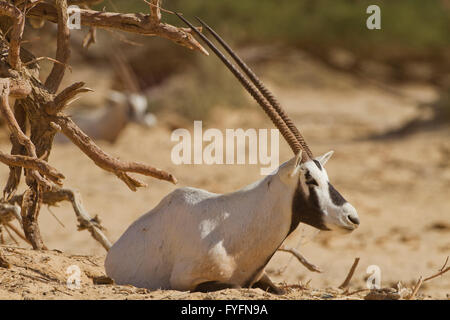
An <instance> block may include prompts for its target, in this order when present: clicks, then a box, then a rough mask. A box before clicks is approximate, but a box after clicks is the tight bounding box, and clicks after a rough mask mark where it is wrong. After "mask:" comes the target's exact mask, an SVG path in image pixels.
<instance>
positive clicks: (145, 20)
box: [27, 3, 208, 55]
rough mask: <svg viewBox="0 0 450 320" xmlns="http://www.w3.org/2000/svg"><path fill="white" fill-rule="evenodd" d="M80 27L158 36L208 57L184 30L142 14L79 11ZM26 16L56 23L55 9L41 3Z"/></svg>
mask: <svg viewBox="0 0 450 320" xmlns="http://www.w3.org/2000/svg"><path fill="white" fill-rule="evenodd" d="M80 15H81V25H83V26H88V27H98V28H103V29H113V30H121V31H126V32H130V33H136V34H141V35H146V36H158V37H162V38H166V39H169V40H171V41H174V42H176V43H178V44H180V45H182V46H185V47H187V48H189V49H192V50H198V51H200V52H202V53H203V54H206V55H208V51H206V50H205V48H203V46H202V45H201V44H200V43H199V42H198V41H197V40H196V39H195V38H194V36H193V35H192V34H190V33H189V32H188V31H187V30H189V29H185V28H178V27H175V26H172V25H170V24H166V23H162V22H160V21H158V23H156V22H155V20H153V21H152V18H151V15H148V14H143V13H115V12H100V11H95V10H90V9H80ZM27 16H30V17H35V18H42V19H45V20H48V21H50V22H54V23H57V22H58V14H57V11H56V9H55V8H54V7H53V6H52V5H51V4H48V3H41V4H38V5H36V6H35V7H34V8H33V9H31V10H29V11H28V13H27Z"/></svg>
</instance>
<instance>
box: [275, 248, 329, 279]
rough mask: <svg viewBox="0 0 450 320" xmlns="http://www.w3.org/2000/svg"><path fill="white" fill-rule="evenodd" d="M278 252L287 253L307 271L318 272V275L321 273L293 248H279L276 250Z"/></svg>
mask: <svg viewBox="0 0 450 320" xmlns="http://www.w3.org/2000/svg"><path fill="white" fill-rule="evenodd" d="M278 251H283V252H288V253H290V254H292V255H293V256H294V257H295V258H297V260H298V261H299V262H300V263H301V264H302V265H304V266H305V267H306V269H308V270H309V271H312V272H318V273H321V272H322V270H320V268H319V267H317V266H316V265H314V264H312V263H310V262H309V261H308V260H306V258H305V257H303V256H302V254H301V253H300V252H298V250H296V249H295V248H288V247H286V246H281V247H280V248H278Z"/></svg>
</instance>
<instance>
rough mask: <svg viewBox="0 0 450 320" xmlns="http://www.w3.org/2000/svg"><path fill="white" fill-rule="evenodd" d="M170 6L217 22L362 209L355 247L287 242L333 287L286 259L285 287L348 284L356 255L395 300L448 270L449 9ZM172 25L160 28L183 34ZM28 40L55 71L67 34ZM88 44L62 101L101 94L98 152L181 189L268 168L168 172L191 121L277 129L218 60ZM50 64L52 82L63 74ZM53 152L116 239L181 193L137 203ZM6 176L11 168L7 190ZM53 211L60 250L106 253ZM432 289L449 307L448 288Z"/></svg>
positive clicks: (80, 110)
mask: <svg viewBox="0 0 450 320" xmlns="http://www.w3.org/2000/svg"><path fill="white" fill-rule="evenodd" d="M372 4H376V5H378V6H379V7H380V8H381V30H368V29H367V27H366V19H367V18H368V17H369V14H367V13H366V8H367V7H368V6H369V5H372ZM163 7H164V8H165V9H168V10H173V11H177V12H182V13H183V14H184V15H185V17H187V18H189V19H190V20H191V21H194V20H195V19H194V16H199V17H201V18H202V19H203V20H205V21H206V22H207V23H208V24H209V25H210V26H212V27H213V28H214V29H215V30H216V31H217V32H218V33H219V34H221V35H222V36H223V38H225V39H226V40H227V41H228V42H229V43H230V44H231V45H232V47H233V48H235V49H236V51H237V52H238V53H239V54H240V55H241V56H242V58H243V59H244V60H245V61H246V62H247V63H248V64H249V65H250V66H251V67H252V68H253V69H254V71H255V72H256V74H258V75H259V76H260V77H261V79H262V80H263V81H264V83H266V84H267V86H268V87H269V88H270V89H271V90H272V91H273V92H274V94H275V96H277V98H278V99H279V100H280V102H281V103H282V105H283V106H284V107H285V108H286V109H287V111H288V113H289V114H290V115H291V117H292V118H293V119H294V122H295V123H296V124H297V126H298V127H299V129H300V130H301V132H302V133H303V134H304V136H305V138H306V139H307V141H308V142H309V145H310V146H311V149H312V151H313V152H314V153H315V154H316V155H319V154H322V153H324V152H327V151H329V150H331V149H333V150H335V154H334V156H333V158H332V159H331V160H330V161H329V163H328V164H327V170H328V174H329V176H330V180H331V181H333V184H334V185H335V186H336V188H337V189H338V190H340V191H341V193H342V194H343V195H344V197H345V198H347V199H348V200H349V201H350V202H351V203H353V204H354V206H355V207H356V209H357V210H358V212H359V214H360V218H361V227H360V228H359V229H358V230H357V231H355V232H354V233H352V234H351V235H347V236H339V235H333V234H328V233H317V232H316V231H314V230H311V229H309V228H307V227H301V228H299V230H298V231H297V232H295V233H294V234H293V236H292V237H291V238H290V239H288V240H289V241H288V242H289V244H290V245H292V246H294V247H296V248H297V249H298V250H299V251H301V252H302V253H303V254H304V255H305V256H306V257H307V258H308V259H309V260H311V262H313V263H315V264H317V265H319V266H320V267H322V269H324V273H323V274H312V273H311V272H309V271H307V270H305V269H304V268H303V267H302V266H300V265H299V264H298V263H297V262H296V261H294V260H292V259H291V258H290V257H289V256H288V255H287V254H286V253H281V252H280V253H277V254H276V255H275V256H274V258H273V259H272V261H271V262H270V264H269V269H268V270H269V272H270V274H272V276H274V277H275V280H276V281H286V282H288V283H297V282H299V281H300V282H302V283H306V282H307V281H308V280H311V282H310V283H311V285H312V286H313V287H315V286H317V287H324V286H337V285H339V284H340V282H342V280H343V278H344V277H345V275H346V273H347V271H348V269H349V267H350V265H351V263H352V261H353V259H354V257H357V256H358V257H361V263H360V267H359V271H358V273H357V274H356V275H355V278H354V281H355V284H357V285H359V286H360V287H364V281H365V279H366V278H367V277H368V274H366V272H365V270H366V268H367V266H369V265H372V264H375V265H378V266H379V267H380V268H381V272H382V274H381V276H382V280H381V281H382V285H383V286H394V285H395V284H396V283H397V282H398V281H402V282H403V283H405V284H408V285H411V284H412V283H415V281H416V280H417V278H418V277H419V276H420V275H423V276H427V275H430V274H432V273H434V272H435V271H437V269H439V268H440V267H441V266H442V264H443V263H444V261H445V258H446V257H447V256H448V255H449V253H450V199H449V196H450V139H449V138H450V126H449V124H450V1H449V0H428V1H420V0H397V1H362V0H359V1H357V0H333V1H331V0H297V1H287V0H286V1H284V0H281V1H270V0H258V1H257V0H246V1H225V0H215V1H205V0H203V1H202V0H189V1H181V0H165V1H164V2H163ZM103 8H105V9H106V10H107V11H115V12H144V13H148V12H149V8H148V5H147V4H146V3H145V2H144V1H138V0H133V1H118V0H107V1H104V2H103V3H101V4H99V5H97V6H96V7H95V9H99V10H101V9H103ZM162 15H163V17H162V20H163V21H164V22H167V23H170V24H173V25H176V26H184V25H183V24H182V22H180V21H178V19H177V17H175V16H173V15H171V14H168V13H164V12H163V14H162ZM26 28H27V29H26V32H25V34H26V38H25V40H27V44H26V45H25V47H26V48H27V49H29V50H31V51H32V52H33V53H34V54H35V55H36V56H49V57H53V56H54V52H55V39H56V38H55V36H56V28H55V26H54V25H53V24H50V23H46V24H45V25H44V27H43V28H42V29H38V30H35V29H32V28H31V27H30V26H29V25H28V26H27V27H26ZM88 31H89V30H88V29H87V28H83V29H82V30H74V31H72V32H71V41H72V57H71V61H70V65H71V67H72V71H71V72H67V73H66V76H65V79H64V84H63V86H62V87H64V86H65V85H69V84H71V83H73V82H75V81H85V82H86V83H87V86H88V87H90V88H92V89H93V90H94V91H95V92H94V93H90V94H86V95H85V96H84V97H83V98H82V99H80V100H78V101H77V102H75V103H73V104H72V105H71V106H70V108H69V109H68V110H67V112H69V113H70V114H72V115H73V118H74V120H75V121H76V122H77V123H78V124H79V125H80V126H81V127H82V128H83V129H84V130H85V131H86V132H87V133H88V134H89V135H91V136H92V137H93V138H94V139H95V140H96V142H98V144H99V145H100V146H101V147H102V148H104V149H105V150H106V151H108V152H110V153H111V154H113V155H115V156H119V157H120V158H122V159H126V160H136V161H143V162H146V163H149V164H152V165H154V166H157V167H160V168H163V169H165V170H168V171H170V172H172V173H174V174H175V176H176V177H177V178H178V180H179V186H186V185H188V186H193V187H198V188H204V189H207V190H209V191H212V192H231V191H234V190H237V189H238V188H240V187H243V186H245V185H247V184H249V183H251V182H254V181H256V180H258V179H260V178H261V176H260V175H259V167H258V166H257V165H212V166H208V165H195V166H194V165H180V166H176V165H174V164H172V162H171V160H170V152H171V148H172V147H173V146H174V143H173V142H171V141H170V134H171V132H172V131H173V130H174V129H176V128H180V127H183V128H188V129H192V126H193V121H194V120H202V121H203V127H204V129H206V128H209V127H211V128H219V129H223V130H225V128H243V129H247V128H272V125H271V123H270V121H269V119H267V118H266V116H265V115H264V114H263V112H262V111H261V110H260V109H259V107H258V106H257V105H256V103H254V102H253V101H252V100H251V98H249V97H248V95H247V94H246V92H244V90H243V89H242V88H241V87H240V86H239V85H238V82H237V80H235V79H234V78H233V77H232V76H231V74H230V73H229V72H228V71H227V69H226V68H225V67H224V66H223V65H222V64H221V63H220V62H219V61H218V59H217V58H216V57H215V56H213V55H212V53H211V54H210V56H209V57H206V56H204V55H201V54H200V53H198V52H194V51H191V50H189V49H186V48H184V47H181V46H178V45H176V44H174V43H172V42H170V41H168V40H165V39H159V38H155V37H142V36H136V35H131V34H127V33H122V32H117V31H108V30H100V29H99V30H97V43H95V44H92V45H91V46H90V47H89V49H85V48H83V47H82V42H83V39H84V36H85V35H86V33H87V32H88ZM40 66H41V77H42V78H44V77H45V76H46V75H47V74H48V72H49V71H50V68H51V63H50V62H47V61H42V62H40ZM0 124H1V119H0ZM7 137H8V135H7V131H6V128H5V127H4V126H3V127H2V128H1V135H0V147H1V148H2V150H9V144H8V139H7ZM57 142H58V144H56V145H55V147H54V149H53V151H52V155H51V157H50V162H51V163H52V165H54V166H55V167H56V168H58V169H59V170H60V171H61V172H63V173H64V174H65V176H66V177H67V178H66V182H65V185H66V186H67V187H72V188H75V189H78V190H80V191H81V194H82V196H83V199H84V204H85V207H86V208H87V210H88V211H89V212H90V213H91V214H92V215H95V214H98V215H99V216H100V218H101V219H102V221H103V224H104V225H105V226H106V228H107V234H108V236H109V237H110V239H111V240H112V241H115V240H116V239H117V238H118V237H119V236H120V235H121V234H122V233H123V232H124V231H125V229H126V228H127V227H128V226H129V224H131V223H132V222H133V221H134V220H135V219H136V218H137V217H139V216H140V215H142V214H143V213H145V212H146V211H148V210H150V209H151V208H153V207H154V206H155V205H156V204H157V203H158V202H159V201H160V200H161V199H162V197H163V196H165V195H166V194H167V193H168V192H170V191H172V190H174V188H176V186H172V185H170V184H168V183H165V182H161V181H157V180H155V179H150V178H144V181H145V182H147V183H148V184H149V187H148V188H147V189H145V190H140V191H138V192H136V193H132V192H131V191H129V190H128V189H127V187H126V186H125V185H124V184H123V183H122V182H121V181H119V180H117V179H116V178H115V177H114V176H112V175H110V174H109V173H106V172H104V171H102V170H100V169H99V168H97V167H96V166H95V165H94V164H93V163H91V161H90V160H89V159H88V158H86V157H85V156H84V155H83V154H82V153H81V152H79V151H78V150H77V148H76V147H74V146H73V145H71V144H70V143H66V142H67V141H65V140H64V138H63V137H58V138H57ZM280 148H281V150H280V161H281V162H284V161H286V160H288V159H289V158H290V157H291V156H292V154H291V151H290V149H289V147H288V146H287V144H286V143H285V142H284V141H280ZM7 173H8V170H7V167H5V166H1V167H0V180H1V181H6V177H7ZM48 210H51V212H53V213H54V214H55V215H56V216H57V217H58V220H56V219H55V218H54V217H53V216H52V214H51V213H50V212H48ZM48 210H47V209H46V208H43V209H42V211H41V216H40V221H41V228H42V233H43V237H44V240H45V241H46V244H47V246H48V247H49V248H57V249H60V250H64V251H67V252H72V253H77V254H104V251H103V249H102V247H101V246H100V245H98V244H97V243H96V242H95V241H94V240H93V239H91V238H90V236H89V234H88V233H87V232H84V231H83V232H77V231H76V220H75V215H74V213H73V211H72V209H71V208H70V206H68V205H66V204H63V205H62V206H61V207H60V208H54V209H48ZM7 241H10V242H11V241H12V240H11V239H8V240H7ZM11 243H13V242H11ZM21 245H23V246H26V244H24V243H21ZM422 288H423V290H424V292H426V293H427V294H430V295H433V296H438V297H442V298H446V297H447V298H448V294H449V293H450V280H449V277H442V278H439V279H436V280H433V281H431V282H429V283H428V282H427V283H425V284H424V285H423V287H422Z"/></svg>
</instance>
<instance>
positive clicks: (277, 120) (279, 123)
mask: <svg viewBox="0 0 450 320" xmlns="http://www.w3.org/2000/svg"><path fill="white" fill-rule="evenodd" d="M176 15H177V16H178V18H180V19H181V20H183V22H184V23H186V24H187V25H188V26H189V27H190V28H191V30H192V31H193V32H194V33H195V34H197V35H198V36H199V37H200V38H201V39H202V40H203V41H204V42H205V43H206V44H207V45H208V47H209V48H210V49H211V50H212V51H213V52H214V53H215V54H216V55H217V56H218V57H219V58H220V60H222V62H223V63H224V64H225V65H226V67H227V68H228V69H229V70H230V71H231V72H232V73H233V75H234V76H235V77H236V78H237V79H238V80H239V82H240V83H241V84H242V86H243V87H244V88H245V89H246V90H247V91H248V93H250V95H251V96H252V97H253V98H254V99H255V100H256V102H258V104H259V105H260V106H261V107H262V108H263V110H264V111H265V112H266V114H267V115H268V116H269V118H270V119H271V120H272V122H273V124H274V125H275V126H276V127H277V128H278V130H280V132H281V135H282V136H283V137H284V138H285V139H286V141H287V142H288V144H289V146H290V147H291V149H292V151H293V152H294V153H295V154H298V153H299V152H300V150H301V149H302V146H301V144H300V142H299V141H298V140H297V138H296V137H295V135H294V134H293V133H292V131H291V130H290V129H289V127H288V126H287V125H286V123H285V121H284V120H283V119H282V118H281V117H280V115H279V114H278V112H277V111H276V110H275V109H274V107H273V106H272V105H271V104H270V102H269V101H268V100H267V99H266V98H265V97H264V96H263V95H262V94H261V93H260V92H259V91H258V89H257V88H256V87H255V85H253V84H252V83H251V82H250V81H248V80H247V79H246V78H245V76H244V75H243V74H242V73H241V72H240V71H239V70H238V69H237V68H236V67H235V66H234V65H233V64H232V63H231V62H230V61H229V60H228V59H227V58H226V57H225V56H224V55H223V53H222V52H221V51H220V50H219V49H217V48H216V47H215V46H214V44H213V43H212V42H211V41H210V40H209V39H208V38H207V37H206V36H205V35H203V34H202V33H201V32H199V31H198V30H197V29H196V28H195V27H194V26H193V25H192V24H191V23H190V22H189V21H187V20H186V19H185V18H184V17H182V16H181V15H180V14H178V13H176ZM303 159H304V160H306V159H305V158H303Z"/></svg>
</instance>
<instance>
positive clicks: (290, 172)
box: [278, 151, 302, 184]
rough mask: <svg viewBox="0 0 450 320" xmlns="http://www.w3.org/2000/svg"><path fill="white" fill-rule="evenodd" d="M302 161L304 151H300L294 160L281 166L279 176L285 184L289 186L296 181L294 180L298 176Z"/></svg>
mask: <svg viewBox="0 0 450 320" xmlns="http://www.w3.org/2000/svg"><path fill="white" fill-rule="evenodd" d="M301 160H302V151H300V152H299V153H298V154H297V155H296V156H295V157H294V158H292V159H291V160H289V161H288V162H286V163H284V164H283V165H281V166H280V168H279V172H278V174H279V175H280V178H281V179H282V180H283V181H284V182H285V183H288V184H289V183H291V181H294V180H295V179H293V178H294V177H295V176H296V175H297V174H298V172H299V170H300V167H301Z"/></svg>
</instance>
